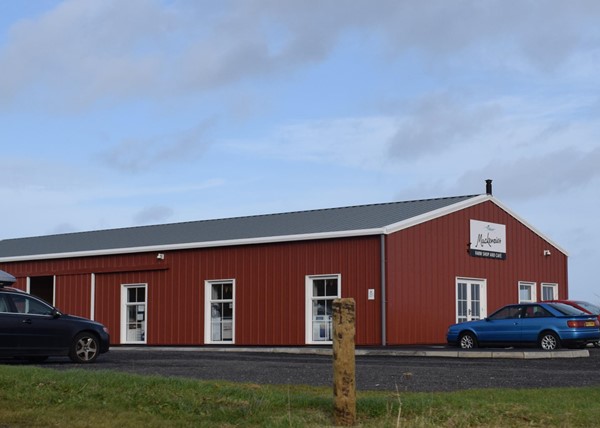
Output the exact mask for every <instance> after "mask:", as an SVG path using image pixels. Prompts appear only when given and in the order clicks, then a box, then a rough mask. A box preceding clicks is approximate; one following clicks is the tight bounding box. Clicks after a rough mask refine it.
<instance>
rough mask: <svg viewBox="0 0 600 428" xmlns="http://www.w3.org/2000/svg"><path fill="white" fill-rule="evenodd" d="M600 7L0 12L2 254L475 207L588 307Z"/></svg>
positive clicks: (414, 3) (597, 234)
mask: <svg viewBox="0 0 600 428" xmlns="http://www.w3.org/2000/svg"><path fill="white" fill-rule="evenodd" d="M598 22H600V2H598V1H596V0H572V1H568V2H565V1H562V0H545V1H529V0H485V1H481V0H455V1H447V0H429V1H426V2H424V1H421V0H405V1H401V0H364V1H363V0H346V1H343V2H341V1H339V0H288V1H280V0H243V1H234V0H231V1H230V0H223V1H218V2H215V1H203V0H64V1H57V0H36V1H18V0H12V1H11V0H6V1H2V2H0V144H1V145H0V147H1V150H2V158H1V160H0V162H1V164H2V178H3V179H2V180H1V182H0V196H1V197H2V200H3V201H4V203H5V207H4V209H3V210H1V211H0V222H1V224H2V225H3V226H2V227H1V228H0V231H1V232H0V239H6V238H17V237H26V236H38V235H48V234H55V233H68V232H76V231H87V230H98V229H109V228H119V227H130V226H136V225H147V224H162V223H173V222H180V221H191V220H204V219H210V218H224V217H235V216H244V215H255V214H268V213H276V212H287V211H296V210H306V209H317V208H329V207H339V206H349V205H360V204H370V203H380V202H390V201H402V200H414V199H428V198H437V197H446V196H458V195H471V194H482V193H485V179H488V178H489V179H493V184H494V196H495V197H496V198H498V200H499V201H500V202H502V203H503V204H504V205H506V206H508V207H509V208H510V209H511V210H512V211H513V212H514V213H516V214H517V215H518V216H519V217H521V218H523V219H524V220H525V221H527V222H528V223H530V224H531V225H533V226H534V227H535V228H536V229H537V230H539V231H540V232H541V233H542V234H544V235H545V236H546V237H548V238H549V239H551V240H552V241H553V242H555V243H557V244H558V245H559V246H560V247H561V248H563V249H564V250H566V251H567V252H568V254H569V287H570V297H571V298H578V299H584V300H589V301H593V302H595V303H600V280H599V279H598V274H597V273H596V272H595V267H596V263H600V245H599V244H598V243H599V242H600V227H597V226H596V225H597V224H598V220H599V216H598V212H599V211H600V190H599V189H600V120H598V119H599V117H600V25H598Z"/></svg>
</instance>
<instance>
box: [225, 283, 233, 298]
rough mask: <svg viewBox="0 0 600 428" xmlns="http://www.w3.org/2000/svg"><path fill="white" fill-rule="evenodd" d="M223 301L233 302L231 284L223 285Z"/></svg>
mask: <svg viewBox="0 0 600 428" xmlns="http://www.w3.org/2000/svg"><path fill="white" fill-rule="evenodd" d="M223 300H233V286H232V285H231V284H223Z"/></svg>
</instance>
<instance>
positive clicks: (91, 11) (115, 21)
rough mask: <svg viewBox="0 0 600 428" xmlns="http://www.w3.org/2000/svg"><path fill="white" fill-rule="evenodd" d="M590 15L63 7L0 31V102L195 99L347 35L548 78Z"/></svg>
mask: <svg viewBox="0 0 600 428" xmlns="http://www.w3.org/2000/svg"><path fill="white" fill-rule="evenodd" d="M507 3H509V4H507ZM207 10H208V12H207ZM599 17H600V6H598V4H597V3H596V2H594V1H574V2H568V3H565V2H562V1H549V2H544V3H536V2H522V1H511V2H506V1H500V0H495V1H488V2H485V3H481V2H479V1H465V2H461V3H448V2H446V1H431V2H420V1H410V2H397V1H391V0H389V1H388V0H381V1H379V2H377V3H376V4H373V3H372V2H367V1H362V0H356V1H353V2H348V3H346V4H345V5H344V6H343V7H342V6H340V4H339V2H337V1H331V0H329V1H318V2H317V1H314V2H308V3H307V2H306V1H295V2H293V1H292V2H279V1H272V0H256V1H240V2H235V1H234V2H230V3H227V4H226V5H221V6H219V7H217V6H214V5H211V2H198V3H196V2H191V3H189V2H170V3H163V2H160V1H158V0H129V1H127V2H122V1H116V0H89V1H85V2H81V1H78V0H66V1H64V2H63V3H61V4H60V5H59V6H58V7H57V8H56V9H54V10H52V11H50V12H48V13H46V14H44V15H42V16H39V17H36V18H32V19H28V20H23V21H20V22H18V23H16V24H15V25H14V26H13V27H12V28H11V30H10V33H9V36H8V39H7V41H6V43H5V44H4V46H0V68H1V69H2V71H3V72H2V74H1V75H0V94H1V95H2V99H3V101H2V103H3V104H5V105H6V104H7V103H10V102H11V101H10V100H15V99H16V98H19V97H20V96H22V95H26V96H28V97H33V99H37V100H38V101H43V102H45V103H46V104H48V105H51V106H53V107H56V106H60V105H62V106H63V107H70V108H74V107H75V106H79V107H82V106H86V105H90V104H94V103H95V102H97V101H98V100H102V99H109V100H110V99H121V98H124V97H125V98H126V97H132V96H142V97H149V98H160V97H164V96H166V95H169V94H170V95H172V94H175V93H181V91H203V90H207V89H212V88H215V87H220V86H222V85H225V84H231V83H235V82H239V81H244V80H246V79H248V78H256V77H259V78H266V77H268V76H270V75H272V74H274V73H277V74H280V73H288V72H290V71H293V70H294V69H296V68H298V67H304V66H306V65H310V64H314V63H315V62H321V61H323V60H325V59H326V58H327V57H328V55H329V54H330V53H331V52H332V51H333V50H334V49H335V47H336V45H337V44H338V42H339V41H340V40H341V37H342V36H343V35H344V34H348V33H354V34H357V35H359V37H358V38H357V40H360V43H364V44H365V45H369V44H373V43H375V42H376V41H381V40H383V41H384V44H385V46H387V49H388V50H389V52H390V53H393V55H394V56H396V57H397V56H398V55H403V54H404V53H405V52H407V51H411V50H418V51H422V52H425V53H426V55H429V56H436V61H437V62H438V63H444V62H447V63H452V62H453V61H457V60H458V61H461V58H463V57H461V56H460V54H461V53H464V52H467V51H468V52H469V54H470V55H471V58H470V61H477V58H479V60H480V61H488V62H490V63H491V64H494V65H495V66H504V67H512V66H513V65H516V66H517V67H520V66H521V65H522V64H523V63H522V61H523V60H524V61H526V62H528V63H529V64H531V65H532V66H533V67H534V69H537V70H541V71H549V72H553V71H554V70H556V69H557V68H559V67H560V66H561V65H564V64H566V63H567V62H568V61H569V60H570V59H572V58H575V57H578V58H581V57H582V55H581V52H582V51H583V50H589V49H593V47H594V46H597V44H598V41H599V40H600V29H599V28H598V26H597V25H595V24H594V23H595V22H597V20H598V18H599ZM582 24H584V25H582ZM372 46H373V48H375V49H378V48H377V45H376V44H375V45H372ZM484 46H485V49H484V48H483V47H484ZM457 54H458V56H457ZM520 58H521V59H520ZM564 71H565V72H567V71H568V70H566V69H565V70H564ZM45 85H48V86H49V87H45V88H44V86H45ZM50 87H52V89H51V88H50ZM57 94H60V96H59V97H58V96H57Z"/></svg>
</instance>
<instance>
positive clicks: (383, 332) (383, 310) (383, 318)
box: [380, 233, 387, 346]
mask: <svg viewBox="0 0 600 428" xmlns="http://www.w3.org/2000/svg"><path fill="white" fill-rule="evenodd" d="M380 242H381V262H380V264H381V291H380V292H381V346H386V345H387V342H386V337H387V328H386V319H387V316H386V311H387V302H386V297H385V270H386V269H385V257H386V255H385V234H383V233H382V234H381V237H380Z"/></svg>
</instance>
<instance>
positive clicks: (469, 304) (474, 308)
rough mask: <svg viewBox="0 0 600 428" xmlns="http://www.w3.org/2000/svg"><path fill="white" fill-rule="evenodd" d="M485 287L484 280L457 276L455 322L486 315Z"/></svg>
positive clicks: (477, 318) (476, 318)
mask: <svg viewBox="0 0 600 428" xmlns="http://www.w3.org/2000/svg"><path fill="white" fill-rule="evenodd" d="M485 287H486V285H485V280H480V279H477V280H476V279H462V278H459V279H458V280H457V281H456V322H465V321H473V320H479V319H482V318H485V317H486V315H487V313H486V312H487V310H486V306H487V302H486V288H485Z"/></svg>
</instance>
